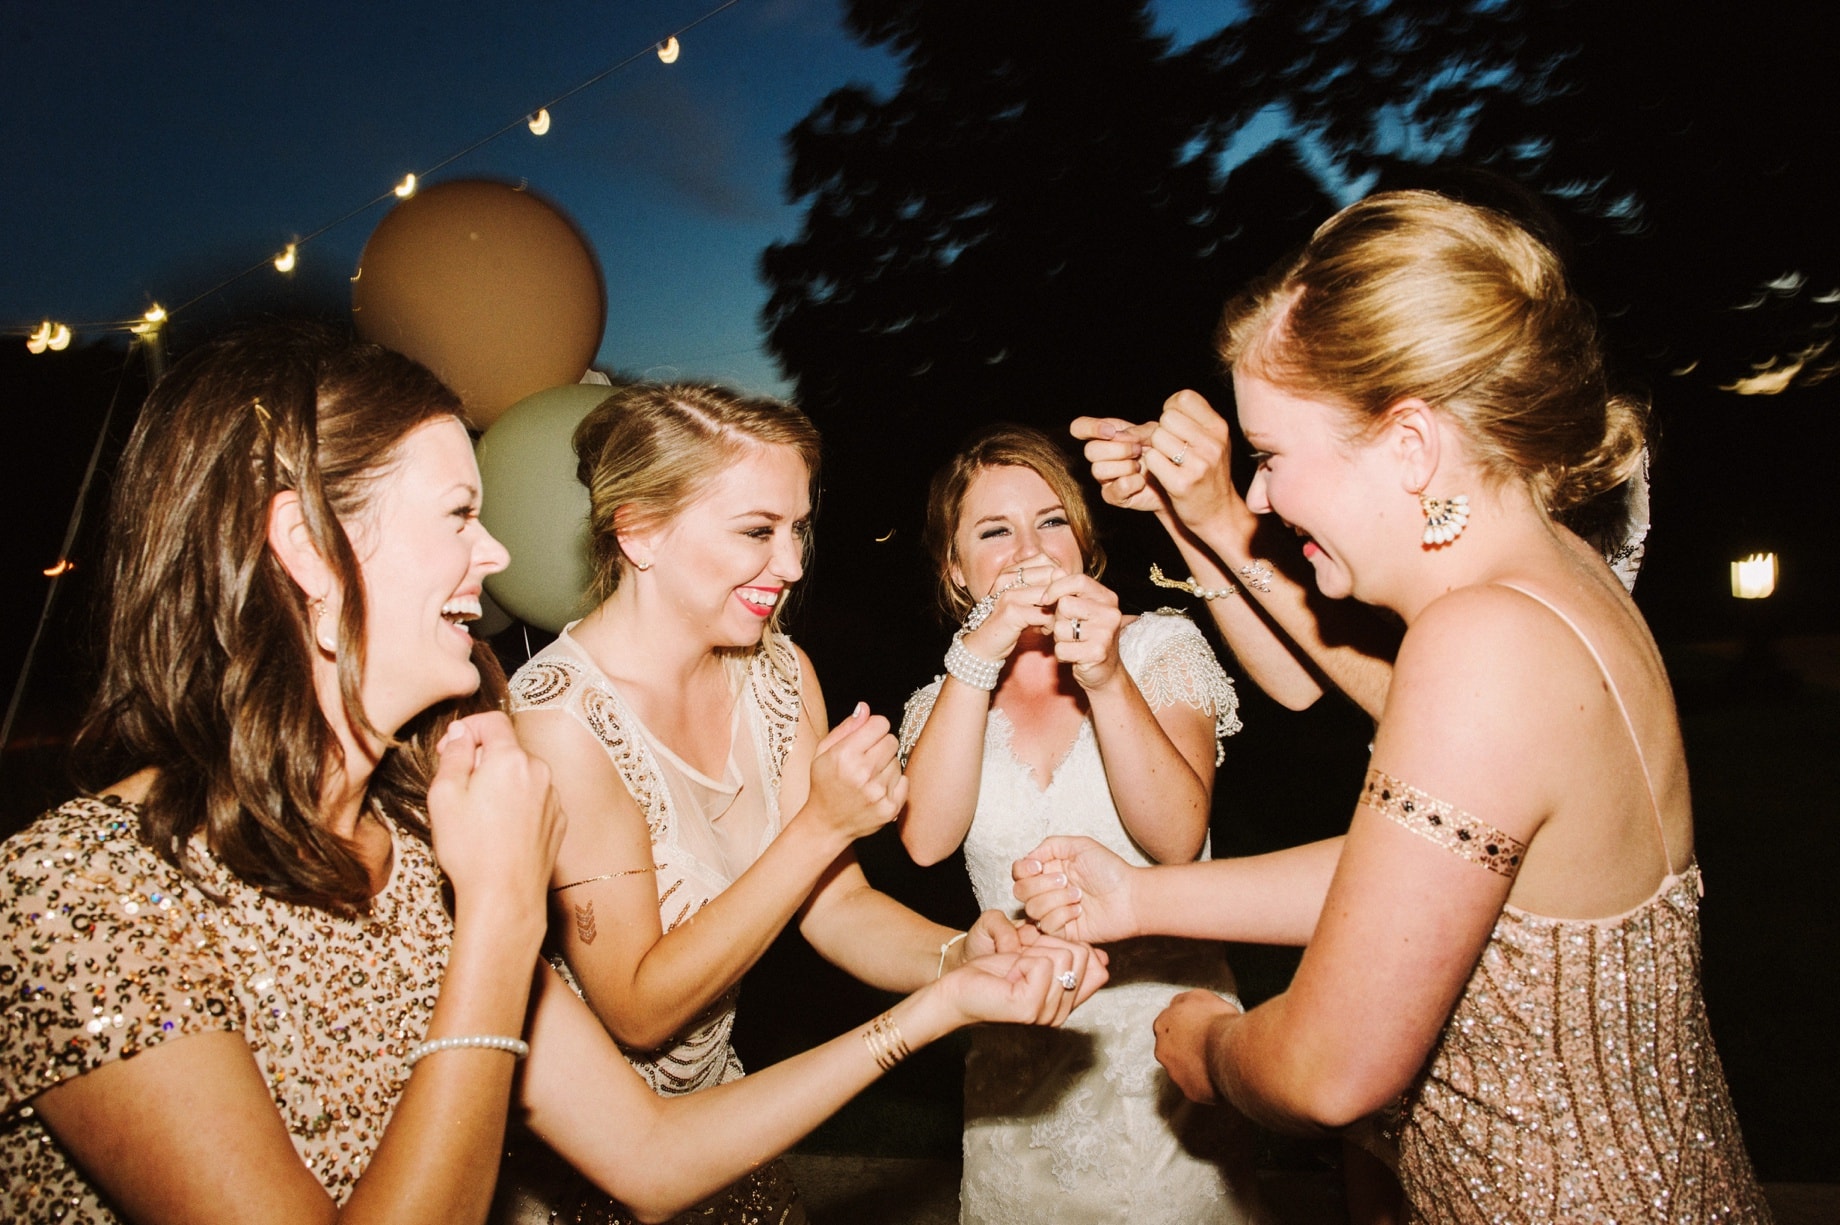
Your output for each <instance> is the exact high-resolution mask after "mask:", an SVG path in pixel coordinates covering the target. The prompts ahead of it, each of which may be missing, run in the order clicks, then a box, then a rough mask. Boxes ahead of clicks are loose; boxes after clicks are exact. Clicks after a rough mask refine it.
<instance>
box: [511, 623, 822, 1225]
mask: <svg viewBox="0 0 1840 1225" xmlns="http://www.w3.org/2000/svg"><path fill="white" fill-rule="evenodd" d="M798 667H799V665H798V656H797V653H796V652H794V651H793V649H792V644H791V640H790V639H787V638H785V637H783V636H778V635H769V636H768V637H767V638H766V639H765V640H764V641H763V642H762V643H761V645H760V646H759V648H758V649H756V650H755V651H754V652H753V653H752V654H750V655H747V656H745V657H739V658H736V659H734V660H732V661H731V681H732V689H733V692H734V695H735V702H734V706H733V707H732V709H731V710H729V711H726V712H722V717H725V718H727V719H729V720H730V723H731V730H732V738H731V741H730V749H729V758H728V763H727V767H726V769H725V771H724V774H723V776H722V777H721V778H710V777H709V776H707V775H705V774H703V773H702V772H701V771H698V770H697V769H696V768H695V767H693V766H691V765H690V764H689V763H688V762H685V761H684V760H683V759H681V758H680V757H678V756H677V754H675V753H673V752H672V751H671V750H670V748H668V747H667V746H666V745H665V744H664V743H663V742H662V741H660V740H658V739H657V738H656V737H654V736H653V735H652V734H651V732H650V731H649V730H647V728H646V727H645V725H644V724H643V723H642V722H640V720H639V717H638V715H637V714H636V712H634V710H633V708H632V706H631V705H630V704H629V703H628V702H627V701H626V699H625V698H624V697H622V696H621V694H620V691H619V689H618V688H617V687H615V685H614V684H613V682H612V681H611V680H609V679H608V678H607V676H606V674H605V673H603V672H602V671H601V670H600V669H599V668H598V667H596V666H595V664H594V661H593V660H592V659H591V658H590V657H589V655H588V653H587V651H586V650H585V649H584V648H583V647H582V646H581V644H580V643H578V642H576V641H575V639H574V638H573V637H572V636H571V635H570V634H569V632H568V630H567V629H565V630H563V631H562V633H561V634H560V635H559V636H558V637H557V639H556V640H555V641H554V642H553V643H551V644H550V645H549V646H547V647H545V648H544V649H543V650H541V651H539V652H537V654H536V655H534V656H532V657H531V659H530V661H529V662H528V663H526V664H525V665H524V666H523V667H521V668H519V669H518V670H517V673H516V674H515V675H514V676H513V677H512V678H511V710H512V711H513V713H524V712H531V711H543V710H553V711H557V712H560V713H562V714H565V715H566V716H567V717H569V718H572V719H574V720H575V721H577V722H579V723H580V724H581V725H582V726H583V727H584V728H586V729H587V731H588V732H589V734H590V735H592V736H593V737H594V739H595V740H596V741H597V742H598V743H599V744H600V745H601V747H602V748H603V749H604V750H605V751H606V753H607V756H608V758H609V759H610V760H611V761H612V762H613V764H614V766H615V767H616V768H617V769H618V770H619V772H620V777H621V779H622V780H624V782H625V784H626V788H627V790H628V791H629V792H631V794H632V796H633V799H634V800H635V801H637V803H638V806H639V810H640V811H641V812H642V813H644V814H645V820H646V825H647V827H648V829H649V830H650V833H651V840H652V860H653V862H654V864H655V865H656V866H657V884H658V914H659V920H660V923H661V926H662V928H663V930H664V931H666V932H669V931H671V930H672V929H673V928H675V927H677V926H678V925H680V924H682V923H684V922H686V921H687V920H689V919H690V918H692V917H693V916H695V914H696V913H697V911H699V910H701V909H702V908H703V907H704V906H705V905H707V904H708V903H709V901H710V900H711V899H712V898H714V897H715V896H716V895H717V894H719V893H721V892H722V890H724V889H726V888H727V887H728V886H729V885H731V884H733V883H734V881H735V880H736V879H737V878H738V877H740V875H741V874H742V873H743V872H745V871H746V870H747V869H748V868H749V867H751V866H752V865H753V863H754V861H755V860H756V859H758V858H759V857H760V855H761V853H762V852H763V851H765V850H766V848H767V846H768V845H769V844H770V843H771V842H772V841H773V839H774V837H775V836H776V835H777V834H778V833H779V831H780V813H779V781H780V771H781V769H782V767H783V766H784V765H785V761H786V755H787V753H788V752H790V750H791V748H792V741H793V737H794V736H795V734H796V733H797V731H798V723H799V711H800V701H799V676H798ZM558 968H559V969H561V970H562V971H563V972H564V976H565V977H569V976H568V974H567V967H566V966H565V965H558ZM571 981H572V979H571ZM739 995H740V988H739V987H736V988H733V989H731V990H729V991H728V992H727V993H725V994H724V995H723V996H722V997H721V998H720V999H718V1000H716V1001H715V1002H714V1003H712V1004H711V1005H710V1006H709V1007H708V1008H707V1009H705V1010H704V1011H703V1012H702V1014H701V1015H700V1016H698V1017H697V1018H696V1019H695V1020H693V1021H691V1023H690V1024H689V1025H688V1026H687V1027H686V1028H685V1030H684V1031H683V1032H682V1033H681V1034H678V1035H677V1036H676V1037H675V1038H673V1039H672V1040H671V1041H669V1042H668V1043H666V1044H665V1045H664V1046H662V1047H661V1048H660V1049H658V1050H653V1051H638V1050H631V1049H628V1050H627V1051H626V1052H625V1053H626V1057H627V1059H628V1060H629V1061H630V1062H631V1063H632V1065H633V1067H634V1068H635V1069H636V1070H637V1071H638V1073H639V1075H640V1076H642V1077H643V1078H644V1079H645V1081H646V1083H648V1084H649V1085H651V1087H652V1089H653V1091H654V1092H656V1093H659V1094H661V1095H664V1096H667V1097H668V1096H674V1095H677V1094H681V1093H692V1092H695V1091H696V1090H698V1089H704V1088H708V1087H710V1086H712V1085H719V1084H724V1083H726V1082H728V1081H731V1080H734V1079H736V1078H738V1077H739V1076H741V1074H742V1067H741V1060H740V1059H739V1057H737V1056H736V1054H735V1050H734V1047H733V1046H732V1045H731V1044H730V1035H731V1034H732V1033H733V1031H734V1025H735V1006H736V1002H737V1000H738V998H739ZM513 1150H514V1151H513V1154H512V1160H511V1161H510V1162H508V1164H507V1167H506V1171H505V1175H504V1177H503V1179H502V1182H503V1183H504V1184H505V1185H504V1186H502V1187H501V1190H500V1206H499V1207H498V1209H497V1210H496V1219H498V1220H501V1221H512V1220H515V1221H519V1222H528V1221H570V1222H595V1223H596V1225H611V1223H613V1222H622V1223H623V1222H627V1221H630V1220H632V1217H631V1216H630V1215H629V1214H628V1213H627V1212H626V1210H625V1209H624V1208H623V1207H621V1206H620V1205H619V1204H617V1203H614V1202H613V1201H611V1200H609V1199H608V1198H607V1197H606V1196H605V1195H603V1194H602V1193H600V1192H599V1191H596V1190H595V1189H593V1188H592V1187H591V1186H589V1185H588V1184H587V1183H586V1182H584V1181H582V1180H580V1179H578V1178H574V1177H573V1176H572V1173H571V1172H570V1171H569V1170H568V1168H567V1167H566V1166H565V1165H563V1164H562V1163H561V1162H560V1160H559V1159H556V1158H554V1157H553V1155H551V1154H548V1153H547V1152H545V1151H543V1150H542V1148H541V1146H540V1145H539V1144H537V1143H536V1142H535V1141H534V1140H532V1139H530V1138H529V1137H519V1138H516V1139H515V1141H514V1144H513ZM676 1219H677V1220H680V1221H685V1222H688V1221H698V1222H710V1223H711V1225H783V1223H784V1225H791V1223H793V1222H803V1221H804V1220H805V1214H804V1209H803V1207H802V1206H801V1205H800V1203H799V1201H798V1194H797V1191H796V1190H795V1189H794V1188H793V1186H792V1183H791V1180H790V1179H789V1178H788V1177H787V1175H786V1173H785V1169H784V1167H783V1166H782V1165H780V1164H779V1163H777V1162H774V1163H770V1164H769V1165H767V1166H764V1167H762V1168H761V1169H759V1170H757V1171H755V1172H754V1173H753V1174H751V1175H749V1176H748V1177H746V1178H743V1179H742V1180H741V1181H740V1182H738V1183H736V1184H735V1185H734V1186H732V1187H730V1188H729V1189H728V1191H726V1192H723V1193H722V1194H720V1195H718V1196H716V1197H715V1198H714V1199H712V1200H710V1201H708V1202H707V1203H705V1204H703V1205H700V1206H699V1207H697V1208H694V1209H691V1210H690V1211H688V1212H686V1213H684V1214H682V1215H681V1216H680V1217H678V1218H676Z"/></svg>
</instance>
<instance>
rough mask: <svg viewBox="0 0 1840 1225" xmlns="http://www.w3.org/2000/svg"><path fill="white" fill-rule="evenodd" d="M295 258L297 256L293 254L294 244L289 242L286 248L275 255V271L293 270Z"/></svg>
mask: <svg viewBox="0 0 1840 1225" xmlns="http://www.w3.org/2000/svg"><path fill="white" fill-rule="evenodd" d="M297 258H298V257H297V256H296V255H295V252H294V244H293V243H289V244H288V245H287V250H285V251H283V252H282V253H281V254H280V255H277V256H276V257H275V271H276V272H292V271H294V264H295V263H296V261H297Z"/></svg>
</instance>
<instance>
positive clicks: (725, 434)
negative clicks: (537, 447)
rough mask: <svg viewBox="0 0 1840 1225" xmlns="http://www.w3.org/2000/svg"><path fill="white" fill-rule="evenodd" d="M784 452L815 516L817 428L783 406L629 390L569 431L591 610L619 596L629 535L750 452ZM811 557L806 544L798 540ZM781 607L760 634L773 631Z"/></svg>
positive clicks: (670, 386)
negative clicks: (582, 501) (801, 471)
mask: <svg viewBox="0 0 1840 1225" xmlns="http://www.w3.org/2000/svg"><path fill="white" fill-rule="evenodd" d="M772 446H780V447H791V448H792V449H793V451H795V452H797V454H798V457H799V459H800V460H801V461H803V463H804V464H805V471H806V472H807V473H808V474H809V476H810V491H811V499H812V513H813V514H814V515H816V513H817V500H818V461H819V458H820V444H819V441H818V429H817V427H816V426H814V425H813V424H812V423H811V420H810V418H808V417H806V415H805V414H804V413H802V412H800V411H799V410H798V409H797V408H795V407H793V406H792V405H790V404H787V403H785V402H784V401H782V400H775V399H771V398H769V397H767V396H747V395H742V394H741V393H740V392H736V391H730V390H729V389H728V388H726V387H718V386H716V385H714V384H710V383H633V384H631V385H629V386H625V387H619V388H615V389H614V391H613V393H612V394H611V395H610V396H608V397H607V399H606V400H605V401H603V402H602V403H601V404H600V405H599V406H598V407H596V408H595V409H594V410H593V411H592V412H590V413H589V414H588V415H587V416H586V417H584V418H583V419H582V422H581V424H580V425H578V426H576V427H575V456H576V461H577V462H576V467H575V475H576V478H577V479H578V480H580V481H581V483H582V484H583V485H586V486H587V487H588V529H589V554H590V556H591V558H592V560H593V563H594V590H593V598H594V602H595V603H597V604H598V603H600V602H601V601H603V600H605V599H606V598H607V597H608V596H610V595H612V594H613V593H614V592H615V591H616V590H618V589H619V586H620V579H621V577H622V576H623V575H624V573H625V570H626V566H627V560H626V554H625V553H624V552H623V551H622V550H621V548H620V527H621V526H622V522H624V526H626V527H627V528H628V529H629V530H630V529H634V528H637V527H639V526H641V525H644V526H654V525H656V524H660V523H664V522H666V521H668V520H670V519H672V518H674V517H676V516H677V515H678V514H679V513H680V512H681V511H682V510H683V509H684V507H686V506H688V505H689V504H690V503H691V502H693V501H695V500H696V498H697V496H698V495H699V494H701V493H702V492H703V490H704V488H705V487H706V486H707V485H708V484H709V482H710V481H711V480H713V479H715V477H716V475H717V474H718V473H719V472H721V471H722V470H723V469H725V468H727V467H728V466H729V465H731V464H733V463H735V462H736V461H737V460H739V459H740V458H741V457H742V456H744V455H746V454H747V453H748V452H749V451H750V450H754V449H758V448H761V447H772ZM805 557H806V560H807V561H809V560H810V557H811V535H810V534H809V533H807V534H806V537H805ZM784 607H785V603H784V602H783V601H782V602H781V603H780V605H778V606H777V607H776V608H775V609H774V611H773V618H772V620H771V621H770V622H769V625H770V626H771V627H772V628H773V629H777V628H778V627H779V619H780V613H781V610H782V609H784Z"/></svg>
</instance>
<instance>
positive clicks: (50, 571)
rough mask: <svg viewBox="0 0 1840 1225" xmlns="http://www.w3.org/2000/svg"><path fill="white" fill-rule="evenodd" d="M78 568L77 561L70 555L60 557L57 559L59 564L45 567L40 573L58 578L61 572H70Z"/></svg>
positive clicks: (47, 576)
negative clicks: (72, 559)
mask: <svg viewBox="0 0 1840 1225" xmlns="http://www.w3.org/2000/svg"><path fill="white" fill-rule="evenodd" d="M76 568H77V563H76V562H74V561H71V560H70V558H68V557H60V558H58V559H57V565H55V566H49V567H47V568H45V569H44V570H42V571H40V573H41V574H43V575H44V576H45V577H46V578H56V577H57V576H58V575H60V574H69V573H70V572H71V571H72V570H75V569H76Z"/></svg>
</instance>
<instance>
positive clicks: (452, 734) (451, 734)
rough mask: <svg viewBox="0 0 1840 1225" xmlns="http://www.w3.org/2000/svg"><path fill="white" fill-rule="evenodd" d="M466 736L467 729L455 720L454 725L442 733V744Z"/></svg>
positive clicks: (451, 724)
mask: <svg viewBox="0 0 1840 1225" xmlns="http://www.w3.org/2000/svg"><path fill="white" fill-rule="evenodd" d="M465 734H466V728H464V727H462V726H461V725H460V721H459V720H458V719H455V720H454V721H453V722H452V723H449V724H448V725H447V730H446V731H445V732H442V733H441V739H440V744H446V743H448V742H449V741H451V740H457V739H459V738H460V737H461V736H464V735H465Z"/></svg>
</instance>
